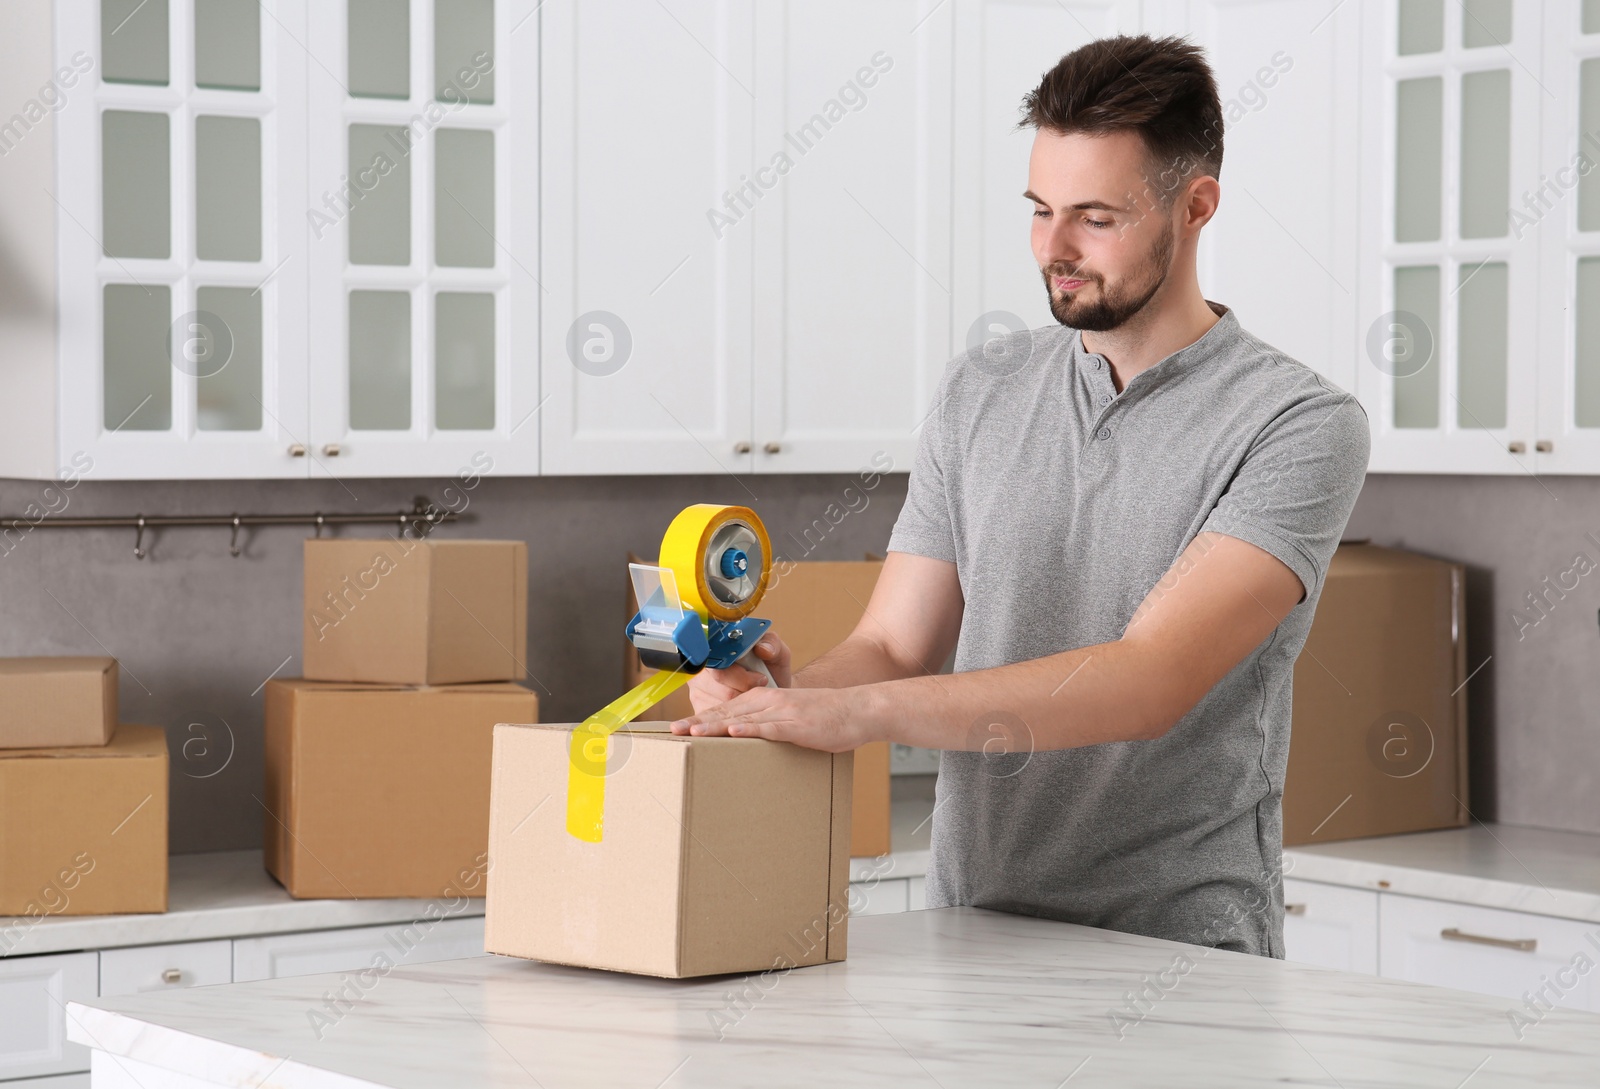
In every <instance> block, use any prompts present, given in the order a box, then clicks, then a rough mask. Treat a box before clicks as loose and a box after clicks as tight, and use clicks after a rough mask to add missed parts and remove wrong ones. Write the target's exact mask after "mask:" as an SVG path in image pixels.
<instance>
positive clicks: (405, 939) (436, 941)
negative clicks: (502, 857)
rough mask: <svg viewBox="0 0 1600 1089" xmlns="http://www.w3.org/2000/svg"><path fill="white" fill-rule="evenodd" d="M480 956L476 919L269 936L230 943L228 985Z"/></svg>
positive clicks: (479, 927) (479, 924) (479, 925)
mask: <svg viewBox="0 0 1600 1089" xmlns="http://www.w3.org/2000/svg"><path fill="white" fill-rule="evenodd" d="M483 955H484V952H483V916H481V915H477V916H472V917H470V918H454V919H437V920H422V921H419V922H414V923H408V924H395V925H391V926H363V927H352V928H349V929H345V930H313V931H307V932H305V933H300V934H271V935H266V936H263V937H258V938H240V939H236V940H235V941H234V943H233V980H234V982H235V983H245V982H249V981H250V980H256V979H279V978H282V977H284V976H307V975H315V974H317V973H319V972H349V971H356V970H358V969H362V968H371V967H373V965H374V964H382V963H383V961H384V960H387V961H388V962H389V963H391V964H394V965H399V964H424V963H427V962H428V961H435V960H456V959H458V958H461V957H481V956H483ZM380 958H381V959H380Z"/></svg>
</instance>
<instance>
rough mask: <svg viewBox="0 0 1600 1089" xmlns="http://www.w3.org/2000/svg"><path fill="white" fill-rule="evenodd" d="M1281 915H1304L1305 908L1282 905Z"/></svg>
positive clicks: (1302, 905)
mask: <svg viewBox="0 0 1600 1089" xmlns="http://www.w3.org/2000/svg"><path fill="white" fill-rule="evenodd" d="M1283 913H1284V914H1285V915H1304V914H1305V913H1306V906H1305V905H1304V904H1284V905H1283Z"/></svg>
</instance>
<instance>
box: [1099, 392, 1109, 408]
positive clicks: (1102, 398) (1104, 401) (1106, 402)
mask: <svg viewBox="0 0 1600 1089" xmlns="http://www.w3.org/2000/svg"><path fill="white" fill-rule="evenodd" d="M1110 403H1111V394H1109V393H1102V394H1101V395H1100V404H1101V405H1102V406H1104V405H1109V404H1110Z"/></svg>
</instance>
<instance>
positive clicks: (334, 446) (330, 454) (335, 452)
mask: <svg viewBox="0 0 1600 1089" xmlns="http://www.w3.org/2000/svg"><path fill="white" fill-rule="evenodd" d="M322 456H323V457H325V458H336V457H338V456H339V444H338V443H336V442H330V443H327V444H326V445H325V446H323V448H322Z"/></svg>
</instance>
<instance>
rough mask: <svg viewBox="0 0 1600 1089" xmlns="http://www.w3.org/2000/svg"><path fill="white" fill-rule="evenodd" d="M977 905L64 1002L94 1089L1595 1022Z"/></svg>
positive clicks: (1306, 1057)
mask: <svg viewBox="0 0 1600 1089" xmlns="http://www.w3.org/2000/svg"><path fill="white" fill-rule="evenodd" d="M1511 1009H1512V1006H1511V1004H1510V1003H1508V1002H1506V1001H1505V1000H1502V999H1494V998H1488V997H1484V996H1479V995H1472V994H1467V993H1464V992H1459V991H1450V990H1444V989H1442V988H1434V987H1424V986H1419V985H1416V984H1410V983H1403V982H1398V981H1395V980H1386V979H1380V978H1376V977H1371V976H1363V975H1356V974H1350V973H1343V972H1333V971H1328V970H1326V969H1320V968H1311V967H1306V966H1302V965H1296V964H1287V963H1284V962H1282V961H1276V960H1268V959H1265V958H1260V957H1252V956H1246V955H1243V954H1237V953H1229V952H1225V951H1217V950H1206V949H1203V948H1200V947H1196V946H1189V945H1181V944H1178V943H1174V942H1167V941H1160V940H1157V939H1152V938H1142V937H1137V936H1133V935H1127V934H1118V933H1114V932H1111V931H1104V930H1096V929H1092V928H1089V927H1081V926H1075V925H1072V924H1067V923H1056V922H1049V921H1045V920H1039V919H1031V918H1026V917H1022V916H1015V915H1007V914H1002V913H999V912H991V911H984V910H981V909H974V908H946V909H942V910H937V911H911V912H905V913H901V914H895V915H881V916H871V917H861V918H855V919H852V920H851V922H850V956H849V959H848V960H846V961H844V962H842V963H838V964H830V965H825V966H819V967H813V968H803V969H797V970H794V971H792V972H789V973H788V974H786V975H785V974H778V973H774V974H769V975H766V976H762V975H753V976H720V977H713V978H708V979H701V980H676V981H674V980H662V979H652V978H644V977H636V976H627V975H620V974H615V973H608V972H599V971H589V970H586V969H578V968H566V967H559V966H555V965H546V964H538V963H533V962H527V961H520V960H514V959H510V958H502V957H482V958H473V959H468V960H457V961H445V962H440V963H435V964H424V965H416V966H406V967H395V968H393V969H390V970H384V969H383V968H382V967H381V966H379V967H376V968H373V969H371V970H369V971H367V972H365V973H358V972H344V973H339V974H337V975H322V976H303V977H298V978H290V979H278V980H265V981H260V982H254V983H236V984H228V985H223V986H217V987H197V988H192V989H188V990H181V991H171V992H166V993H161V994H150V995H144V996H139V997H129V998H116V999H101V1000H98V1001H95V1002H92V1003H76V1002H74V1003H69V1004H68V1007H67V1013H68V1016H67V1027H68V1034H69V1036H70V1037H71V1038H72V1039H73V1040H75V1041H77V1042H79V1043H82V1044H85V1045H87V1046H89V1047H91V1048H93V1049H94V1053H93V1071H94V1085H95V1086H96V1087H97V1089H179V1087H181V1089H205V1087H210V1086H230V1087H243V1086H260V1087H263V1089H265V1087H267V1086H271V1087H274V1089H279V1087H283V1089H355V1087H357V1086H360V1087H371V1086H385V1087H394V1089H436V1087H447V1086H448V1087H456V1086H475V1087H476V1086H481V1087H500V1086H519V1087H520V1086H538V1087H543V1089H564V1087H568V1086H595V1085H628V1086H640V1087H643V1089H652V1087H657V1089H669V1087H670V1089H685V1087H690V1086H752V1087H755V1086H761V1087H766V1086H774V1085H830V1086H854V1085H860V1086H884V1085H917V1086H937V1087H943V1089H955V1087H957V1086H1005V1085H1025V1086H1038V1087H1041V1089H1060V1087H1062V1086H1066V1085H1070V1086H1072V1087H1073V1089H1080V1087H1083V1086H1143V1085H1148V1086H1171V1085H1183V1086H1185V1087H1194V1089H1199V1087H1203V1086H1216V1087H1219V1089H1220V1087H1226V1089H1244V1087H1249V1086H1267V1085H1284V1084H1305V1085H1340V1086H1344V1087H1346V1089H1353V1087H1355V1086H1368V1087H1371V1086H1396V1087H1400V1086H1404V1087H1412V1086H1440V1087H1442V1089H1456V1087H1458V1086H1461V1085H1463V1084H1466V1083H1468V1082H1469V1081H1470V1085H1471V1089H1485V1087H1488V1086H1526V1085H1539V1086H1541V1087H1552V1086H1592V1085H1593V1084H1595V1076H1596V1075H1595V1071H1596V1070H1597V1069H1600V1015H1595V1014H1588V1013H1574V1012H1565V1011H1555V1012H1551V1013H1549V1014H1546V1015H1544V1016H1543V1017H1542V1018H1541V1019H1540V1020H1538V1022H1537V1023H1534V1024H1531V1025H1529V1024H1527V1023H1525V1022H1526V1019H1525V1018H1524V1023H1522V1024H1520V1025H1518V1024H1517V1023H1514V1022H1513V1019H1512V1018H1511V1016H1510V1011H1511Z"/></svg>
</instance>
